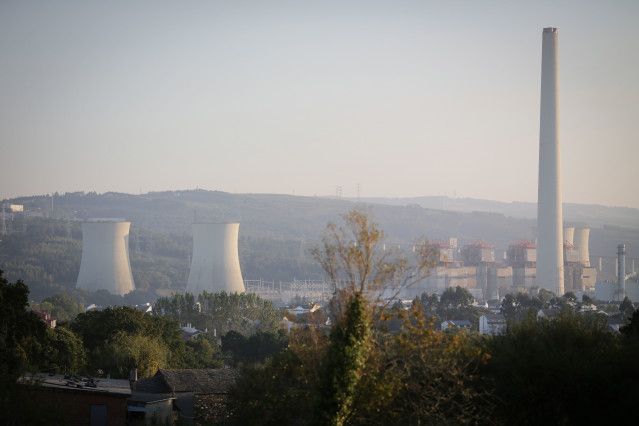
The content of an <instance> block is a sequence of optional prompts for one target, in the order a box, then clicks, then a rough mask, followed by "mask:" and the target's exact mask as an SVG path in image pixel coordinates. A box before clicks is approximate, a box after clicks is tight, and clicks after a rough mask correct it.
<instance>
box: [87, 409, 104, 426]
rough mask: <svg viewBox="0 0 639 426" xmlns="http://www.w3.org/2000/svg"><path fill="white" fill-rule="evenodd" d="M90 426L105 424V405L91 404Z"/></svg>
mask: <svg viewBox="0 0 639 426" xmlns="http://www.w3.org/2000/svg"><path fill="white" fill-rule="evenodd" d="M89 424H90V425H91V426H107V406H106V405H103V404H100V405H98V404H91V420H90V422H89Z"/></svg>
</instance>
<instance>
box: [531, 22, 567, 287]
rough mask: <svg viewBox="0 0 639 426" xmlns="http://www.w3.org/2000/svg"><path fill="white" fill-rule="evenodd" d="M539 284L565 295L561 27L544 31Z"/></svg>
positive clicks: (542, 54)
mask: <svg viewBox="0 0 639 426" xmlns="http://www.w3.org/2000/svg"><path fill="white" fill-rule="evenodd" d="M541 52H542V53H541V105H540V126H539V185H538V198H537V232H538V234H537V285H538V286H539V287H542V288H546V289H548V290H551V291H553V292H555V294H557V295H558V296H559V295H562V294H564V255H563V233H562V229H563V223H562V207H561V155H560V145H559V78H558V71H557V66H558V63H557V54H558V50H557V28H544V31H543V34H542V49H541Z"/></svg>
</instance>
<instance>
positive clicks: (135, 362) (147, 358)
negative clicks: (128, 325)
mask: <svg viewBox="0 0 639 426" xmlns="http://www.w3.org/2000/svg"><path fill="white" fill-rule="evenodd" d="M97 357H98V365H99V366H100V368H101V369H102V370H103V371H105V372H108V373H109V374H110V375H111V377H113V378H127V377H129V372H130V371H131V370H132V369H133V368H136V369H137V370H138V376H139V377H151V376H153V375H154V374H155V373H156V372H157V371H158V369H159V368H167V367H169V365H170V362H169V359H170V354H169V348H168V347H167V345H166V344H165V343H164V342H163V341H162V340H161V339H158V338H157V337H152V336H145V335H141V334H127V333H126V332H118V333H116V334H115V335H114V336H112V337H111V338H110V339H109V340H108V341H107V342H106V344H105V345H103V346H102V347H100V348H99V350H98V353H97Z"/></svg>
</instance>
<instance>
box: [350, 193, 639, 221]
mask: <svg viewBox="0 0 639 426" xmlns="http://www.w3.org/2000/svg"><path fill="white" fill-rule="evenodd" d="M347 199H348V200H350V201H357V200H356V199H354V198H347ZM359 201H360V202H363V203H368V204H386V205H392V206H409V205H418V206H420V207H423V208H427V209H438V210H447V211H455V212H468V213H470V212H473V211H478V212H493V213H501V214H503V215H504V216H507V217H513V218H521V219H535V218H536V217H537V203H529V202H518V201H515V202H510V203H507V202H502V201H492V200H483V199H478V198H451V197H446V196H423V197H407V198H385V197H369V198H360V199H359ZM563 210H564V222H566V223H569V224H571V225H573V224H582V225H584V226H589V227H599V226H604V225H614V226H630V227H639V209H634V208H631V207H609V206H603V205H599V204H577V203H564V204H563Z"/></svg>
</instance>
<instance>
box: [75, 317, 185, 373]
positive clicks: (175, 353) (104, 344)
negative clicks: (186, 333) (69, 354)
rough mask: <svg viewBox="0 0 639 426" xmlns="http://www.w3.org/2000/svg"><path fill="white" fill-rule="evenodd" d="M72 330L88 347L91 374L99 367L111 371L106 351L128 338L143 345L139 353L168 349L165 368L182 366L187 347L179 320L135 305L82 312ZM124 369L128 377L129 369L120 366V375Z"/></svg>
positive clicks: (115, 347) (155, 353) (157, 352)
mask: <svg viewBox="0 0 639 426" xmlns="http://www.w3.org/2000/svg"><path fill="white" fill-rule="evenodd" d="M71 330H72V331H74V332H75V333H76V334H77V335H78V336H80V338H81V339H82V340H83V342H84V345H85V347H86V348H87V352H88V370H89V372H91V374H95V371H97V370H99V369H101V370H103V371H105V373H106V372H109V371H106V370H105V368H106V366H105V365H103V364H105V360H107V361H108V357H105V351H107V352H108V351H113V350H115V349H117V347H118V345H119V344H123V343H125V342H127V341H128V340H127V339H133V340H131V341H132V342H134V343H135V344H136V345H138V346H139V347H140V348H142V349H140V352H138V353H139V354H141V353H142V352H144V351H146V352H148V353H151V354H154V355H153V356H157V354H159V353H160V351H161V350H164V351H165V352H167V351H168V357H166V358H163V360H165V362H166V365H163V366H164V367H176V368H179V367H181V365H182V362H183V359H184V353H185V348H184V342H183V341H182V338H181V335H182V333H181V330H180V329H179V325H178V323H177V322H175V321H172V320H170V319H167V318H163V317H160V316H151V315H147V314H144V313H143V312H140V311H138V310H136V309H134V308H129V307H115V308H107V309H103V310H100V311H98V310H91V311H88V312H85V313H82V314H79V315H78V316H77V317H76V318H75V320H73V322H72V323H71ZM136 336H138V337H137V338H136ZM149 339H150V340H149ZM157 345H159V348H160V351H159V350H157V348H158V346H157ZM162 356H164V354H163V355H162ZM123 372H124V375H125V377H127V375H126V374H128V372H126V371H124V370H122V369H121V368H120V369H118V374H120V375H123Z"/></svg>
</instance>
